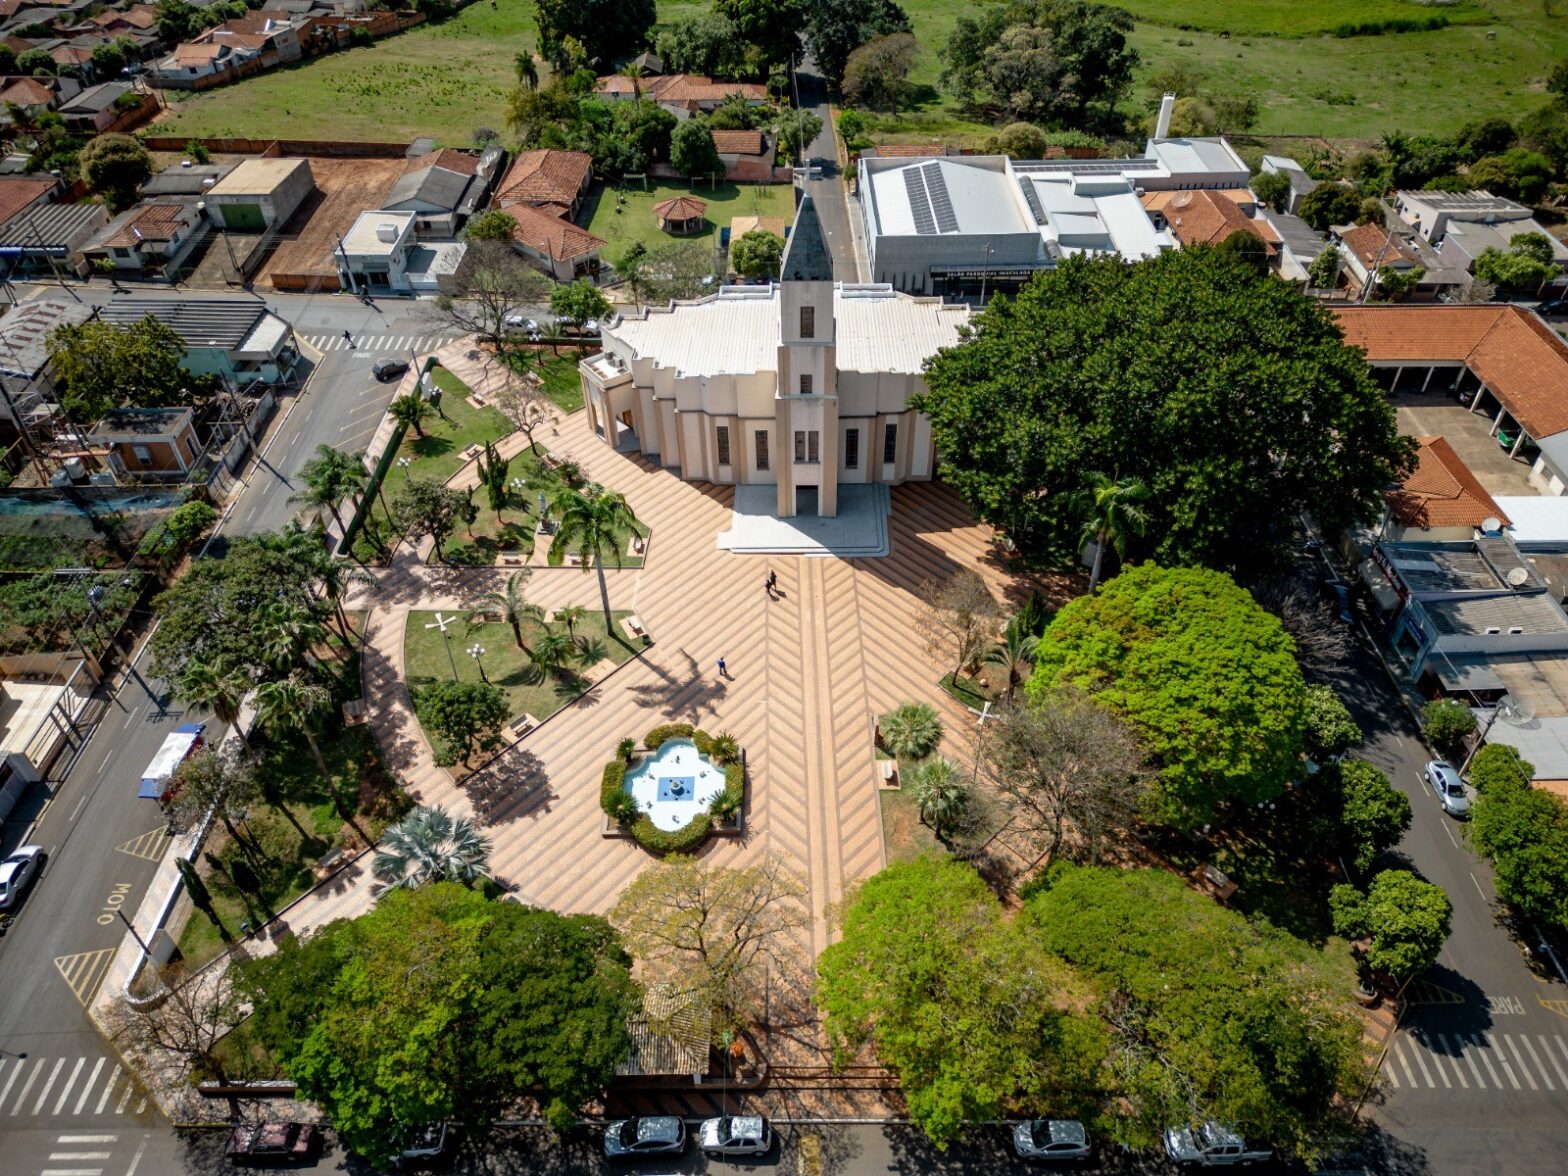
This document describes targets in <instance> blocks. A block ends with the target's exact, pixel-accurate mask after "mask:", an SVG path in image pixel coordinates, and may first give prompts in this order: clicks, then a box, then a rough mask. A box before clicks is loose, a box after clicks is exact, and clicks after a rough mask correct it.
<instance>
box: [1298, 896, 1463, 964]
mask: <svg viewBox="0 0 1568 1176" xmlns="http://www.w3.org/2000/svg"><path fill="white" fill-rule="evenodd" d="M1329 905H1330V906H1331V907H1332V908H1333V911H1334V930H1335V931H1337V932H1339V934H1341V935H1344V936H1346V937H1347V938H1350V939H1361V938H1365V939H1367V940H1369V943H1368V945H1367V950H1366V962H1367V965H1368V966H1369V967H1371V968H1373V969H1374V970H1376V971H1379V972H1386V973H1387V974H1388V975H1389V976H1391V977H1393V979H1394V981H1395V982H1396V983H1403V982H1404V981H1406V980H1411V979H1414V978H1415V977H1417V976H1419V975H1421V973H1422V972H1425V971H1426V970H1427V969H1428V968H1430V967H1431V966H1432V965H1433V964H1434V963H1436V962H1437V953H1438V952H1440V951H1442V950H1443V943H1444V942H1445V941H1446V940H1447V939H1448V932H1449V929H1450V927H1451V925H1452V921H1453V913H1454V908H1453V905H1452V904H1451V903H1450V902H1449V901H1448V895H1447V894H1445V893H1444V891H1443V888H1442V887H1441V886H1434V885H1433V884H1432V883H1430V882H1423V881H1422V880H1421V879H1420V878H1417V877H1416V876H1415V875H1414V874H1412V873H1411V872H1410V871H1409V870H1384V871H1383V872H1382V873H1380V874H1378V875H1377V876H1376V877H1375V878H1373V879H1372V884H1371V885H1370V886H1368V887H1367V892H1366V893H1365V894H1362V893H1361V892H1360V891H1359V890H1357V889H1356V888H1355V887H1354V886H1336V887H1334V889H1333V892H1332V893H1331V894H1330V895H1329Z"/></svg>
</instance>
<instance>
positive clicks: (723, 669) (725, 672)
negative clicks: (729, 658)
mask: <svg viewBox="0 0 1568 1176" xmlns="http://www.w3.org/2000/svg"><path fill="white" fill-rule="evenodd" d="M729 676H730V668H729V666H727V665H725V664H724V659H723V658H722V657H721V658H720V659H719V677H721V678H728V677H729Z"/></svg>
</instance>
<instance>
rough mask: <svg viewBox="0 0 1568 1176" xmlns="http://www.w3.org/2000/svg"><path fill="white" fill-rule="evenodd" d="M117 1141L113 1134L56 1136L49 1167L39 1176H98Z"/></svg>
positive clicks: (41, 1170) (112, 1152)
mask: <svg viewBox="0 0 1568 1176" xmlns="http://www.w3.org/2000/svg"><path fill="white" fill-rule="evenodd" d="M119 1138H120V1137H119V1136H118V1135H112V1134H98V1135H59V1136H56V1137H55V1141H54V1150H53V1151H51V1152H50V1153H49V1166H48V1167H47V1168H42V1169H40V1170H39V1172H38V1176H100V1174H101V1173H102V1172H103V1170H104V1166H105V1163H106V1162H107V1161H108V1160H109V1158H110V1157H111V1156H113V1155H114V1144H115V1142H116V1141H117V1140H118V1139H119Z"/></svg>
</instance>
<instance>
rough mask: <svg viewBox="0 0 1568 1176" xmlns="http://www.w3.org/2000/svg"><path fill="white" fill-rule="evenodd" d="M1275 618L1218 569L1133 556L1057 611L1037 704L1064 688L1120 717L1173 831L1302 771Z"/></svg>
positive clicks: (1301, 699) (1041, 663) (1288, 661)
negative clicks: (1165, 564) (1134, 735)
mask: <svg viewBox="0 0 1568 1176" xmlns="http://www.w3.org/2000/svg"><path fill="white" fill-rule="evenodd" d="M1293 650H1294V645H1293V643H1292V642H1291V639H1290V637H1289V636H1288V635H1287V634H1286V632H1285V630H1284V628H1283V627H1282V626H1281V625H1280V623H1279V621H1278V619H1277V618H1275V617H1274V616H1272V615H1271V614H1269V613H1267V612H1265V611H1264V610H1263V609H1262V608H1261V607H1259V606H1258V604H1257V603H1256V602H1255V601H1254V600H1253V599H1252V597H1251V596H1250V595H1249V594H1248V593H1247V592H1246V590H1245V589H1242V588H1239V587H1237V585H1236V584H1235V582H1234V581H1233V580H1231V578H1230V577H1229V576H1227V575H1225V574H1224V573H1223V572H1214V571H1209V570H1207V569H1204V568H1162V567H1159V566H1157V565H1155V564H1140V565H1139V566H1137V567H1134V568H1129V569H1128V570H1127V571H1125V572H1123V573H1122V574H1121V575H1119V576H1117V577H1116V578H1115V579H1114V580H1111V581H1110V582H1109V583H1107V584H1106V585H1105V586H1104V587H1103V588H1101V590H1100V591H1099V592H1098V593H1097V594H1096V595H1094V596H1084V597H1080V598H1079V599H1077V600H1075V601H1073V602H1072V603H1071V604H1069V605H1067V607H1065V608H1064V609H1062V610H1061V612H1059V613H1057V614H1056V616H1055V617H1054V618H1053V619H1052V621H1051V623H1050V625H1048V626H1047V627H1046V630H1045V635H1044V636H1043V637H1041V638H1040V642H1039V644H1038V645H1037V646H1036V647H1035V670H1034V675H1033V677H1032V678H1030V680H1029V684H1028V687H1027V690H1028V694H1029V697H1030V699H1031V701H1033V702H1034V703H1035V704H1036V705H1041V704H1044V703H1045V702H1046V701H1047V700H1048V699H1049V698H1050V697H1051V695H1052V694H1053V693H1054V692H1055V691H1057V690H1059V689H1060V688H1062V687H1064V686H1070V687H1075V688H1077V689H1078V690H1081V691H1083V692H1084V693H1085V694H1087V695H1088V696H1090V697H1092V698H1094V699H1096V700H1097V701H1099V702H1101V703H1103V704H1104V705H1105V706H1107V707H1109V708H1110V709H1111V710H1112V711H1114V712H1116V713H1118V714H1120V715H1122V716H1123V717H1125V718H1126V719H1127V720H1128V721H1129V722H1130V723H1131V724H1132V725H1133V727H1134V728H1135V729H1136V730H1137V731H1138V733H1139V734H1140V735H1141V736H1142V740H1143V743H1144V746H1145V747H1146V748H1147V750H1148V752H1149V755H1150V758H1151V760H1152V763H1153V767H1154V768H1155V769H1156V770H1157V772H1158V776H1157V777H1156V779H1155V781H1154V783H1153V787H1152V790H1151V803H1152V809H1153V814H1154V815H1155V816H1156V817H1158V818H1159V819H1162V820H1164V821H1167V822H1169V823H1171V824H1173V825H1175V826H1177V827H1178V828H1192V827H1194V826H1197V825H1201V824H1203V823H1204V822H1206V821H1209V820H1212V819H1213V818H1214V817H1215V816H1216V814H1217V813H1218V812H1219V811H1220V809H1221V808H1222V806H1223V805H1225V804H1226V803H1228V802H1244V803H1249V804H1256V803H1258V802H1260V801H1264V800H1268V799H1270V798H1271V797H1274V796H1277V795H1279V793H1280V792H1281V791H1282V790H1283V789H1284V787H1285V785H1286V784H1287V783H1289V781H1290V780H1291V779H1292V778H1293V777H1294V775H1295V774H1296V773H1297V772H1298V771H1299V770H1300V767H1301V751H1302V743H1303V738H1304V718H1303V710H1304V708H1305V705H1306V684H1305V683H1304V682H1303V681H1302V678H1301V670H1300V669H1299V668H1298V667H1297V665H1296V660H1295V657H1294V656H1293Z"/></svg>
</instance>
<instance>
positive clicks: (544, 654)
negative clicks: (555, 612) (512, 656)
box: [529, 629, 577, 678]
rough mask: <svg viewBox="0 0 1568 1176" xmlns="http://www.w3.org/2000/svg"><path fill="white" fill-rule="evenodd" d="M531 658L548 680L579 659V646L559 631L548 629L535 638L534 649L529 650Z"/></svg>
mask: <svg viewBox="0 0 1568 1176" xmlns="http://www.w3.org/2000/svg"><path fill="white" fill-rule="evenodd" d="M529 656H530V657H531V658H533V659H534V665H536V666H538V667H539V670H540V672H541V673H543V674H544V675H545V677H547V678H548V677H550V676H552V675H554V674H558V673H560V672H561V670H563V669H564V668H565V667H566V666H567V664H568V663H570V662H571V661H572V660H573V659H575V658H576V657H577V644H576V642H574V641H573V640H572V639H571V638H570V637H568V636H567V635H566V634H565V633H562V632H561V631H560V630H559V629H546V630H545V631H544V632H543V633H541V634H539V636H537V637H535V638H534V647H533V649H531V650H529Z"/></svg>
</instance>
